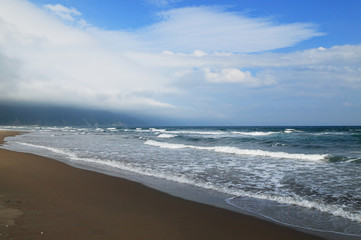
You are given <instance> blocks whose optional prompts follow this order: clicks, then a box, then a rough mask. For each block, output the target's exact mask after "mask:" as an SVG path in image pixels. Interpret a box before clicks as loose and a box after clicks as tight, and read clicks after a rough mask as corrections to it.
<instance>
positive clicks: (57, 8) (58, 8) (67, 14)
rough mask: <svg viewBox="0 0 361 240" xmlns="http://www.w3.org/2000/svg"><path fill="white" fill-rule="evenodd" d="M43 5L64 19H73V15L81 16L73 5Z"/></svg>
mask: <svg viewBox="0 0 361 240" xmlns="http://www.w3.org/2000/svg"><path fill="white" fill-rule="evenodd" d="M44 7H45V8H46V9H48V10H50V11H51V12H53V13H54V14H55V15H57V16H59V17H61V18H62V19H64V20H69V21H74V20H75V18H74V17H77V16H81V13H80V12H79V11H78V10H76V9H75V8H73V7H71V8H67V7H64V6H63V5H61V4H55V5H51V4H46V5H44Z"/></svg>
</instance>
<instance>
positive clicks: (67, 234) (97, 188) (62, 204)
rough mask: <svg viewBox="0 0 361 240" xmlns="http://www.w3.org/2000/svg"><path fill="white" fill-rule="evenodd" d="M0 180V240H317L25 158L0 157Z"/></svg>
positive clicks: (3, 153)
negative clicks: (12, 239) (5, 212)
mask: <svg viewBox="0 0 361 240" xmlns="http://www.w3.org/2000/svg"><path fill="white" fill-rule="evenodd" d="M16 134H19V132H4V131H0V144H2V142H3V139H4V138H5V137H7V136H13V135H16ZM0 172H1V174H0V207H1V208H0V233H1V235H0V239H10V238H14V239H39V238H40V237H47V238H48V239H310V240H312V239H322V238H320V237H317V236H314V235H309V234H307V233H303V232H300V231H297V230H295V229H293V228H289V227H285V226H281V225H278V224H275V223H272V222H269V221H265V220H261V219H258V218H255V217H252V216H248V215H244V214H241V213H238V212H234V211H230V210H226V209H222V208H217V207H213V206H209V205H206V204H202V203H197V202H192V201H188V200H184V199H182V198H179V197H174V196H171V195H169V194H167V193H163V192H159V191H157V190H154V189H151V188H149V187H146V186H144V185H142V184H140V183H136V182H132V181H129V180H126V179H122V178H118V177H112V176H108V175H104V174H101V173H97V172H92V171H88V170H83V169H79V168H75V167H72V166H69V165H66V164H65V163H61V162H59V161H56V160H52V159H49V158H46V157H41V156H37V155H33V154H29V153H18V152H13V151H9V150H4V149H0ZM3 209H6V210H7V212H9V211H10V212H12V213H11V214H10V215H9V214H8V215H6V214H4V211H1V210H3ZM9 209H10V210H9ZM3 219H5V220H14V221H13V223H14V224H13V225H12V224H10V223H4V221H3ZM10 222H11V221H10ZM4 237H5V238H4Z"/></svg>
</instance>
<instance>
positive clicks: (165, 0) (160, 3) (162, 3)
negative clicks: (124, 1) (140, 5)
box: [146, 0, 182, 7]
mask: <svg viewBox="0 0 361 240" xmlns="http://www.w3.org/2000/svg"><path fill="white" fill-rule="evenodd" d="M146 1H147V2H148V3H150V4H153V5H155V6H157V7H166V6H168V5H170V4H173V3H177V2H180V1H182V0H146Z"/></svg>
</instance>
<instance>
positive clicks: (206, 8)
mask: <svg viewBox="0 0 361 240" xmlns="http://www.w3.org/2000/svg"><path fill="white" fill-rule="evenodd" d="M360 93H361V1H359V0H347V1H341V0H303V1H290V0H273V1H271V0H237V1H235V0H224V1H215V0H193V1H190V0H134V1H124V0H102V1H98V0H87V1H78V0H0V103H17V104H21V103H28V104H29V103H30V104H42V105H48V106H52V105H54V106H74V107H86V108H94V109H105V110H111V111H116V112H123V113H128V114H131V115H134V116H138V117H140V118H144V119H145V120H146V119H151V121H153V122H157V119H158V122H161V123H163V124H167V125H361V94H360Z"/></svg>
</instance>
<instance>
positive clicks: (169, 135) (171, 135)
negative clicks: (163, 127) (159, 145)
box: [157, 133, 177, 138]
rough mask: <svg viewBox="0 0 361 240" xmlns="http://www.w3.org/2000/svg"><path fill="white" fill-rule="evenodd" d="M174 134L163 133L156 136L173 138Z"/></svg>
mask: <svg viewBox="0 0 361 240" xmlns="http://www.w3.org/2000/svg"><path fill="white" fill-rule="evenodd" d="M176 136H177V135H174V134H167V133H163V134H160V135H158V136H157V137H158V138H173V137H176Z"/></svg>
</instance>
